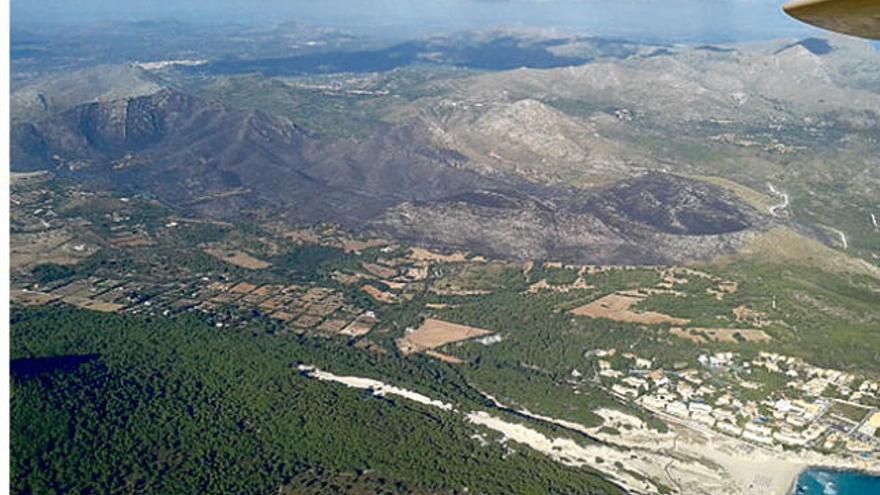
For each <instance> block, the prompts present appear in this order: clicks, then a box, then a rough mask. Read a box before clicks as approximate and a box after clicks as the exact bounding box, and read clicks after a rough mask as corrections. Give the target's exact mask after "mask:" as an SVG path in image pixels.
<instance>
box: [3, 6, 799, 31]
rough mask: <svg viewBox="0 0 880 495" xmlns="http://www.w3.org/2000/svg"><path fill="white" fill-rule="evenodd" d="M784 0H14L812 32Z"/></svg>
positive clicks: (138, 10)
mask: <svg viewBox="0 0 880 495" xmlns="http://www.w3.org/2000/svg"><path fill="white" fill-rule="evenodd" d="M782 2H783V0H137V1H135V0H12V2H11V9H12V22H13V27H16V26H27V25H28V24H45V23H54V24H58V23H71V22H76V23H83V22H93V21H108V20H146V19H168V18H174V19H178V20H181V21H186V22H199V23H210V24H219V23H228V22H236V23H254V24H266V23H277V22H281V21H284V20H297V21H303V22H307V23H310V24H316V25H323V26H330V27H339V28H348V29H357V30H371V29H372V30H375V31H383V30H384V31H386V32H397V33H401V34H405V35H410V34H430V33H434V32H440V31H443V32H448V31H455V30H463V29H485V28H494V27H499V26H512V27H543V28H560V29H563V30H569V31H578V32H587V33H591V34H595V35H606V36H607V35H612V36H627V37H642V38H659V39H690V40H693V39H706V40H718V39H729V40H731V41H733V40H743V39H766V38H778V37H787V36H796V35H801V34H804V33H808V32H810V29H809V28H806V27H804V26H802V25H801V24H799V23H798V22H796V21H794V20H791V19H789V18H788V17H787V16H785V15H784V14H783V13H782V12H781V9H780V5H781V3H782Z"/></svg>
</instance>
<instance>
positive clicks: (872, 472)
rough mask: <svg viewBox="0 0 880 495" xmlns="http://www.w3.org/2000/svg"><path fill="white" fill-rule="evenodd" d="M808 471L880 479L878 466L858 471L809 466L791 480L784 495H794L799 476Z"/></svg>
mask: <svg viewBox="0 0 880 495" xmlns="http://www.w3.org/2000/svg"><path fill="white" fill-rule="evenodd" d="M808 471H830V472H833V473H837V474H844V473H852V474H858V475H862V476H868V477H874V478H878V479H880V466H877V467H874V468H866V469H859V468H857V467H846V466H839V465H838V466H828V465H822V464H816V465H812V464H811V465H809V466H806V467H805V468H803V469H802V470H801V471H800V472H799V473H798V475H797V477H796V478H795V479H794V480H792V483H791V487H790V488H789V490H788V491H787V492H786V493H785V495H796V490H797V486H798V481H799V480H800V479H801V476H803V475H804V474H805V473H807V472H808Z"/></svg>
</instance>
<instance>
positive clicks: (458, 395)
mask: <svg viewBox="0 0 880 495" xmlns="http://www.w3.org/2000/svg"><path fill="white" fill-rule="evenodd" d="M12 342H13V348H12V357H13V363H15V360H17V359H24V358H41V357H42V358H45V357H53V356H55V357H60V356H71V355H97V356H98V357H97V359H94V360H92V361H90V362H87V363H84V364H81V365H80V366H79V367H77V368H76V369H73V370H70V369H66V370H56V371H47V372H45V373H41V374H38V375H36V376H33V375H29V376H19V377H14V379H13V383H12V428H11V429H12V438H11V449H12V459H13V464H12V479H11V481H12V487H13V493H22V494H24V493H175V494H179V493H254V494H258V493H259V494H265V493H279V492H280V493H326V492H335V493H403V492H407V493H419V492H422V493H464V492H470V493H505V494H508V493H595V494H599V493H602V494H605V493H608V494H614V493H621V491H620V490H619V489H618V488H617V487H616V486H614V485H612V484H610V483H608V482H605V481H603V480H602V479H601V478H599V477H598V476H597V475H596V474H595V473H594V472H591V471H589V470H585V469H575V468H569V467H565V466H562V465H559V464H557V463H555V462H553V461H551V460H549V459H546V458H544V457H542V456H540V455H538V454H535V453H533V452H531V451H529V450H528V449H516V452H515V453H513V454H510V455H505V451H504V447H503V446H502V445H500V444H498V443H495V442H491V443H489V444H488V445H486V446H480V444H479V443H478V442H477V441H476V440H474V439H472V438H471V435H472V434H473V433H474V431H475V430H474V427H473V426H470V425H468V424H465V423H464V420H463V419H462V418H461V417H460V416H459V415H456V414H452V413H447V412H445V411H439V410H436V409H432V408H428V407H426V406H421V405H419V404H415V403H409V402H403V401H395V400H390V399H380V398H376V397H373V396H372V395H369V394H365V393H364V392H363V391H359V390H353V389H348V388H345V387H343V386H340V385H337V384H329V383H322V382H317V381H313V380H310V379H308V378H305V377H303V376H301V375H299V374H298V372H297V370H296V369H295V367H296V365H297V364H298V363H303V362H306V363H310V364H314V365H317V366H319V367H322V368H326V369H330V370H333V371H334V372H338V373H352V374H353V373H360V374H364V375H372V376H381V377H383V378H384V379H386V380H389V381H394V382H395V383H398V384H401V385H403V386H407V387H410V388H413V389H420V390H422V391H424V392H425V393H430V394H432V395H433V396H435V397H441V398H443V399H444V400H450V401H453V402H455V403H457V404H470V405H478V400H479V399H478V396H476V395H475V394H473V392H472V391H469V387H468V386H467V385H466V383H465V382H464V380H463V378H461V377H460V376H458V375H457V373H455V372H454V371H452V370H451V369H450V368H449V367H446V366H441V365H437V364H433V363H431V362H429V361H427V360H423V359H415V360H406V359H398V358H395V357H393V356H381V355H378V354H374V353H370V352H365V351H360V350H356V349H354V348H352V347H350V346H347V345H340V342H337V341H335V340H330V339H322V338H314V339H313V338H307V337H271V336H268V335H267V334H266V333H265V332H259V331H242V330H235V331H231V330H220V329H217V328H214V327H211V326H208V325H207V324H206V323H204V322H203V321H201V320H199V319H197V318H187V317H183V318H177V319H150V318H146V317H132V316H121V315H105V314H99V313H94V312H87V311H80V310H75V309H67V308H52V309H39V310H18V309H16V310H14V311H13V315H12ZM14 369H15V366H13V370H14ZM13 375H15V374H14V373H13ZM425 384H430V385H425Z"/></svg>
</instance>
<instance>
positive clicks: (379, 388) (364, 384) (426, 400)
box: [299, 364, 452, 411]
mask: <svg viewBox="0 0 880 495" xmlns="http://www.w3.org/2000/svg"><path fill="white" fill-rule="evenodd" d="M299 370H300V371H302V372H304V373H305V374H306V375H308V376H309V377H311V378H316V379H318V380H325V381H332V382H337V383H342V384H343V385H345V386H347V387H352V388H360V389H364V390H372V392H373V395H377V396H380V397H384V396H386V395H396V396H397V397H403V398H404V399H408V400H411V401H413V402H418V403H419V404H424V405H426V406H434V407H438V408H440V409H443V410H445V411H451V410H452V404H447V403H446V402H441V401H439V400H434V399H432V398H430V397H428V396H425V395H422V394H420V393H418V392H413V391H411V390H407V389H405V388H399V387H395V386H393V385H388V384H387V383H383V382H380V381H378V380H373V379H371V378H362V377H359V376H338V375H334V374H333V373H328V372H326V371H321V370H319V369H318V368H315V367H314V366H307V365H304V364H301V365H299Z"/></svg>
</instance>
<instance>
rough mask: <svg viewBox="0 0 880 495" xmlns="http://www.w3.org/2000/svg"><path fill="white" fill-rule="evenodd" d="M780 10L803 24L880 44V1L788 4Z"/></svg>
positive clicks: (818, 0) (816, 0) (814, 0)
mask: <svg viewBox="0 0 880 495" xmlns="http://www.w3.org/2000/svg"><path fill="white" fill-rule="evenodd" d="M782 8H783V10H785V12H786V13H787V14H788V15H790V16H792V17H794V18H796V19H799V20H801V21H804V22H806V23H807V24H812V25H814V26H818V27H820V28H824V29H828V30H830V31H837V32H838V33H844V34H849V35H853V36H858V37H860V38H869V39H875V40H880V0H792V1H790V2H788V3H787V4H785V5H784V6H783V7H782Z"/></svg>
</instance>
